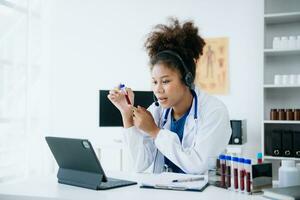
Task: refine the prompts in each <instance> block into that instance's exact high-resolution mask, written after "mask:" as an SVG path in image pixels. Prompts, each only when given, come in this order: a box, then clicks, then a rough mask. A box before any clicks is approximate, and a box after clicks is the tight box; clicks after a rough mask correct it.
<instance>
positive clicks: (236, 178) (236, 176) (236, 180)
mask: <svg viewBox="0 0 300 200" xmlns="http://www.w3.org/2000/svg"><path fill="white" fill-rule="evenodd" d="M232 161H233V163H232V165H233V185H234V190H235V191H238V189H239V167H238V165H239V158H238V157H233V158H232Z"/></svg>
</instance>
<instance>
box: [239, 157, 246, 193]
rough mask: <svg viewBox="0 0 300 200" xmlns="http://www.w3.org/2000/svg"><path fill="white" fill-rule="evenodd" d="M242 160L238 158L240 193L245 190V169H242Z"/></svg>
mask: <svg viewBox="0 0 300 200" xmlns="http://www.w3.org/2000/svg"><path fill="white" fill-rule="evenodd" d="M244 161H245V160H244V158H239V170H240V191H241V192H244V190H245V168H244Z"/></svg>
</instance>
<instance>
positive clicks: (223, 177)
mask: <svg viewBox="0 0 300 200" xmlns="http://www.w3.org/2000/svg"><path fill="white" fill-rule="evenodd" d="M219 160H220V165H221V187H225V173H226V162H225V155H223V154H221V155H220V156H219Z"/></svg>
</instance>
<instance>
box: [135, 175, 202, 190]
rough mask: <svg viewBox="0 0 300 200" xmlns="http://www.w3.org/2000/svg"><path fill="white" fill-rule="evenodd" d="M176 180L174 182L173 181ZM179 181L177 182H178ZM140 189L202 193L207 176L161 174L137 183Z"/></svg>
mask: <svg viewBox="0 0 300 200" xmlns="http://www.w3.org/2000/svg"><path fill="white" fill-rule="evenodd" d="M175 180H176V181H175ZM178 180H179V181H178ZM139 186H140V188H147V189H164V190H181V191H195V192H202V191H203V190H204V189H205V188H206V187H207V186H208V177H207V175H188V174H180V173H171V172H163V173H161V174H154V175H153V176H151V178H149V179H148V180H143V182H140V183H139Z"/></svg>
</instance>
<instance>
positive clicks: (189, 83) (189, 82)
mask: <svg viewBox="0 0 300 200" xmlns="http://www.w3.org/2000/svg"><path fill="white" fill-rule="evenodd" d="M184 79H185V84H186V85H187V86H188V87H189V88H191V87H192V84H193V75H192V73H191V72H188V73H187V74H186V75H185V78H184Z"/></svg>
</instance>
